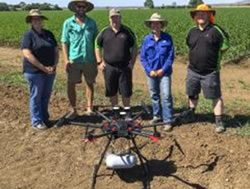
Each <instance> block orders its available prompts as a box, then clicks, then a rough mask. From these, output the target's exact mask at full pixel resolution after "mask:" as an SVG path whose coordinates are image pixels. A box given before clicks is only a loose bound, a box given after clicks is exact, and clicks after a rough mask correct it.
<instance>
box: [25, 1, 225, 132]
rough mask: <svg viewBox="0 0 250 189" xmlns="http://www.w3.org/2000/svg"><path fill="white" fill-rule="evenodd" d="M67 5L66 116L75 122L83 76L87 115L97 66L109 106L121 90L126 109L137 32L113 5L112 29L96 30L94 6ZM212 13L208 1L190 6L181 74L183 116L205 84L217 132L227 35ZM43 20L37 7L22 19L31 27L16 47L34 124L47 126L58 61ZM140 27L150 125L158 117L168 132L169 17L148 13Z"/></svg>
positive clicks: (188, 115) (191, 110) (191, 114)
mask: <svg viewBox="0 0 250 189" xmlns="http://www.w3.org/2000/svg"><path fill="white" fill-rule="evenodd" d="M68 8H69V9H70V10H71V11H73V12H74V13H75V14H74V15H73V16H72V17H70V18H68V19H67V20H66V21H65V22H64V24H63V30H62V36H61V42H62V52H63V59H64V65H65V71H66V73H67V94H68V98H69V104H70V108H71V112H70V114H69V115H68V117H67V118H68V119H74V118H75V117H76V116H77V106H76V84H78V83H81V82H82V78H84V80H85V82H86V98H87V107H86V108H87V113H88V114H91V113H92V111H93V98H94V83H95V79H96V76H97V65H98V67H99V69H100V70H101V71H102V72H103V74H104V81H105V88H106V92H105V95H106V96H107V97H109V98H110V102H111V105H112V106H113V107H114V106H117V105H118V93H120V94H121V96H122V103H123V105H124V107H129V106H130V97H131V95H132V86H133V85H132V70H133V67H134V64H135V61H136V56H137V45H136V37H135V34H134V33H133V32H132V30H131V29H130V28H129V27H127V26H125V25H124V24H122V16H121V13H120V11H119V10H117V9H111V10H110V11H109V26H107V27H105V28H103V29H102V30H101V32H100V33H99V34H98V33H97V32H98V31H97V26H96V22H95V21H94V20H93V19H91V18H90V17H89V16H87V15H86V13H87V12H89V11H91V10H92V9H93V8H94V5H93V4H92V3H90V2H89V1H87V0H72V1H71V2H70V3H69V4H68ZM214 16H215V10H213V9H211V7H209V6H208V5H205V4H201V5H199V6H198V7H197V8H196V9H195V10H193V11H191V17H192V18H193V19H194V21H195V23H196V27H193V28H192V29H191V30H190V31H189V33H188V35H187V39H186V42H187V45H188V47H189V60H190V63H189V65H188V71H187V79H186V93H187V95H188V98H189V110H187V111H185V112H184V113H183V114H182V115H184V116H185V117H186V118H187V119H192V118H194V112H195V108H196V106H197V103H198V96H199V93H200V91H201V89H202V90H203V93H204V96H205V98H207V99H211V100H213V108H214V115H215V121H216V132H218V133H220V132H223V131H224V130H225V127H224V124H223V121H222V114H223V101H222V94H221V85H220V71H219V70H220V64H219V62H220V58H221V54H222V53H223V52H224V51H225V50H226V49H227V48H228V47H229V45H228V35H227V33H226V32H224V30H223V29H221V28H220V27H219V26H218V25H215V24H214ZM46 19H47V18H46V17H45V16H43V15H42V14H41V12H40V11H39V10H37V9H34V10H31V11H30V13H29V15H28V16H27V17H26V22H27V23H30V24H31V29H30V30H29V31H28V32H26V33H25V34H24V36H23V40H22V45H21V48H22V52H23V56H24V60H23V65H24V76H25V78H26V79H27V81H28V83H29V86H30V112H31V123H32V126H33V127H34V128H36V129H46V128H47V126H46V124H47V123H48V121H49V114H48V103H49V98H50V94H51V90H52V86H53V81H54V78H55V71H56V65H57V62H58V49H57V42H56V40H55V38H54V35H53V34H52V33H51V32H50V31H48V30H45V29H43V24H42V21H43V20H46ZM145 25H146V26H147V27H149V28H150V29H151V33H150V34H148V35H146V36H145V37H144V39H143V42H142V45H141V49H140V59H141V64H142V66H143V68H144V70H145V73H146V76H147V80H148V87H149V92H150V97H151V101H152V108H153V119H152V121H151V122H152V123H156V122H159V121H163V122H164V123H165V125H164V128H165V129H164V130H166V131H170V130H171V129H172V126H173V123H174V119H173V99H172V92H171V83H172V82H171V75H172V64H173V62H174V57H175V55H174V44H173V40H172V37H171V36H170V35H169V34H168V33H166V32H164V31H163V29H164V28H165V27H166V26H167V21H166V20H165V19H164V18H162V17H161V15H159V14H158V13H154V14H152V16H151V17H150V19H148V20H146V21H145ZM97 34H98V35H97ZM185 117H184V118H185Z"/></svg>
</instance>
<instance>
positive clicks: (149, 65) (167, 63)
mask: <svg viewBox="0 0 250 189" xmlns="http://www.w3.org/2000/svg"><path fill="white" fill-rule="evenodd" d="M140 57H141V64H142V66H143V68H144V70H145V72H146V74H147V75H148V76H149V74H150V72H151V71H156V70H159V69H162V70H163V71H164V75H171V74H172V64H173V62H174V45H173V41H172V37H171V36H170V35H169V34H167V33H164V32H161V36H160V39H159V40H158V41H155V39H154V36H153V34H149V35H147V36H145V37H144V40H143V43H142V46H141V53H140Z"/></svg>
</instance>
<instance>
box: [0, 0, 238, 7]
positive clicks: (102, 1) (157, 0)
mask: <svg viewBox="0 0 250 189" xmlns="http://www.w3.org/2000/svg"><path fill="white" fill-rule="evenodd" d="M21 1H23V2H25V3H44V2H46V3H51V4H58V5H59V6H61V7H66V6H67V4H68V2H69V0H68V1H65V0H8V1H2V0H0V2H5V3H7V4H18V3H19V2H21ZM153 1H154V4H155V6H161V5H162V4H165V5H171V4H172V3H173V2H176V3H177V5H186V4H188V2H189V0H168V1H167V0H153ZM239 1H241V0H207V1H205V0H204V2H205V3H207V4H220V3H235V2H239ZM91 2H92V3H93V4H94V5H95V6H96V7H106V6H109V7H116V6H143V3H144V2H145V0H91Z"/></svg>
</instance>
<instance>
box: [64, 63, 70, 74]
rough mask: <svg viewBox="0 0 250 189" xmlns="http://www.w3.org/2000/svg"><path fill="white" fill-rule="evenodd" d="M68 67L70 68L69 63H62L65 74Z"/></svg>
mask: <svg viewBox="0 0 250 189" xmlns="http://www.w3.org/2000/svg"><path fill="white" fill-rule="evenodd" d="M70 66H71V63H70V62H66V63H64V70H65V71H66V72H69V68H70Z"/></svg>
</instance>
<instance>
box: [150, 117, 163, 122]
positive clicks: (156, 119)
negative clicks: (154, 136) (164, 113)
mask: <svg viewBox="0 0 250 189" xmlns="http://www.w3.org/2000/svg"><path fill="white" fill-rule="evenodd" d="M160 121H161V118H160V117H157V116H154V117H153V119H152V120H151V121H150V124H155V123H158V122H160Z"/></svg>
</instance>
